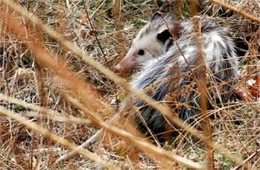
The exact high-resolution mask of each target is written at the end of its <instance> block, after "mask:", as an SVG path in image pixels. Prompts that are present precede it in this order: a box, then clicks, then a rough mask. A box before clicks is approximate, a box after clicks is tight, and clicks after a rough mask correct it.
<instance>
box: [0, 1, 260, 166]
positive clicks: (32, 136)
mask: <svg viewBox="0 0 260 170" xmlns="http://www.w3.org/2000/svg"><path fill="white" fill-rule="evenodd" d="M12 2H13V1H8V0H1V1H0V19H1V20H0V26H1V27H0V35H1V36H0V39H1V43H0V66H1V67H0V74H1V76H0V114H1V116H0V123H1V124H0V126H1V127H0V134H1V138H0V144H1V149H0V153H1V154H0V155H1V157H0V169H102V168H103V167H106V168H108V169H117V168H121V169H185V167H190V168H197V169H204V168H207V169H209V168H210V169H214V167H215V168H216V169H230V168H234V169H239V168H241V167H244V168H248V169H259V168H260V166H259V165H260V153H259V152H260V150H259V146H260V103H259V98H257V97H258V96H259V88H260V79H259V74H260V73H259V71H260V69H259V64H260V63H259V44H260V39H259V38H260V29H259V24H260V22H259V17H260V13H259V8H260V4H259V2H258V1H257V0H250V1H248V0H241V1H229V0H222V1H217V0H209V1H203V2H200V1H196V0H195V1H178V2H177V3H176V1H174V0H169V1H158V2H157V1H152V0H148V1H120V0H115V1H112V2H110V1H105V0H104V1H103V0H97V1H85V2H83V1H73V0H66V1H16V4H17V5H18V4H19V5H18V6H17V5H14V4H13V3H12ZM220 5H221V6H220ZM230 6H232V8H230ZM21 7H23V9H21ZM176 9H177V10H176ZM27 10H28V11H29V12H30V13H28V12H27ZM157 10H161V11H162V12H163V13H165V14H166V13H172V14H174V15H176V16H177V17H176V18H182V19H190V18H191V16H193V15H194V14H198V13H200V15H210V16H213V19H214V20H215V21H216V22H217V23H218V24H220V25H223V26H226V27H229V28H230V33H231V35H232V37H233V38H234V40H236V42H237V47H238V52H239V58H240V63H241V64H240V66H241V68H240V70H241V73H242V75H241V80H239V82H240V83H239V86H238V87H237V89H238V91H239V93H240V94H241V96H243V97H242V98H243V99H242V100H238V101H230V102H229V103H223V105H222V107H220V106H214V109H211V110H204V111H202V112H203V114H202V115H201V119H202V118H203V117H207V115H208V116H209V115H215V117H216V118H215V119H202V120H198V122H201V121H202V127H203V124H205V126H207V127H208V128H209V129H208V131H205V132H202V131H199V130H197V129H195V128H192V129H191V128H188V125H183V124H182V122H181V121H180V120H178V119H176V118H169V119H170V120H171V122H174V123H175V124H177V125H179V126H180V127H183V128H186V130H185V131H183V133H182V134H181V135H179V136H178V137H176V138H174V139H172V140H169V141H167V142H166V143H164V144H163V145H162V146H158V145H160V144H159V143H158V142H157V146H156V145H155V144H152V143H151V142H152V141H150V140H148V139H145V138H144V137H143V136H142V135H141V134H140V133H139V132H138V130H137V129H136V125H135V123H134V121H133V120H132V118H131V115H129V114H128V113H127V112H124V113H120V112H118V108H119V103H120V102H121V101H122V100H123V99H124V98H125V97H126V93H134V94H135V95H136V96H138V97H139V98H141V99H143V100H144V101H146V102H147V103H148V104H150V105H151V106H153V107H154V108H156V109H158V110H160V111H161V113H163V114H164V115H166V116H167V117H170V116H169V115H171V111H170V108H168V107H166V106H165V105H158V104H156V103H155V102H154V101H153V100H151V99H150V98H147V97H145V95H144V93H137V92H135V91H134V90H133V89H132V88H131V87H130V86H129V84H128V83H127V81H126V80H125V79H123V78H121V77H119V76H118V75H116V74H115V73H113V72H112V71H110V70H113V65H114V64H115V63H117V62H118V61H119V60H120V58H121V57H123V56H124V54H125V52H126V50H127V48H128V47H129V46H130V43H131V40H132V39H133V37H134V36H135V33H136V32H137V31H138V30H139V29H140V28H141V27H142V26H143V25H144V23H145V21H146V20H149V19H150V17H151V16H152V13H153V12H155V11H157ZM54 30H55V31H54ZM198 48H199V46H198ZM109 69H110V70H109ZM257 80H259V81H257ZM202 81H203V80H202ZM200 93H201V94H202V95H203V90H202V91H200ZM205 100H209V99H205ZM205 102H206V101H205ZM129 103H130V102H129ZM202 103H203V101H202ZM129 105H131V104H129ZM129 109H131V107H129ZM205 120H206V123H205V122H204V123H203V121H205ZM198 122H197V123H198ZM194 126H195V125H194ZM205 126H204V127H205ZM209 126H210V127H209ZM211 131H212V132H211ZM187 132H189V133H187ZM190 134H192V135H193V136H194V137H191V135H190ZM205 134H206V136H205ZM209 136H210V137H209ZM210 138H211V139H210ZM82 144H84V148H83V147H82V148H81V149H77V150H76V147H77V146H78V145H82ZM72 150H74V152H75V153H78V154H76V155H75V153H74V154H70V152H71V151H72ZM206 157H210V158H208V159H206Z"/></svg>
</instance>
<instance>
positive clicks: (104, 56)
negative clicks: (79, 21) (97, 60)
mask: <svg viewBox="0 0 260 170" xmlns="http://www.w3.org/2000/svg"><path fill="white" fill-rule="evenodd" d="M83 5H84V10H85V13H86V15H87V19H88V22H89V25H90V28H91V31H92V32H93V33H94V36H95V39H96V41H97V44H98V47H99V49H100V51H101V53H102V56H103V58H104V60H105V63H106V65H107V66H108V61H107V58H106V54H105V53H104V50H103V48H102V46H101V44H100V42H99V39H98V37H97V32H96V30H95V28H94V27H93V24H92V22H91V19H90V18H89V15H88V9H87V6H86V3H85V1H84V0H83Z"/></svg>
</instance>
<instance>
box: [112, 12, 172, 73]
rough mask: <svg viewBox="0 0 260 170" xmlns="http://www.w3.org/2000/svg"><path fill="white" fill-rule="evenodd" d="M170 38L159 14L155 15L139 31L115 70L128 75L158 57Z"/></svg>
mask: <svg viewBox="0 0 260 170" xmlns="http://www.w3.org/2000/svg"><path fill="white" fill-rule="evenodd" d="M170 37H171V34H170V32H169V30H168V29H167V26H166V25H165V23H164V21H163V20H162V18H161V16H160V14H159V13H155V14H154V15H153V17H152V20H151V21H150V22H149V23H148V24H146V25H145V26H144V27H143V28H142V29H141V30H140V31H139V33H138V34H137V36H136V38H135V39H134V41H133V43H132V46H131V48H130V49H129V51H128V53H127V54H126V56H125V57H124V58H123V59H122V60H121V61H120V62H119V63H118V64H117V65H116V66H115V70H116V71H119V72H121V73H129V72H131V71H132V70H133V68H134V67H136V66H137V67H138V66H140V65H142V64H143V63H144V62H145V61H148V60H150V59H153V58H156V57H159V56H160V55H161V54H162V53H163V51H164V46H165V43H166V41H167V40H168V39H169V38H170Z"/></svg>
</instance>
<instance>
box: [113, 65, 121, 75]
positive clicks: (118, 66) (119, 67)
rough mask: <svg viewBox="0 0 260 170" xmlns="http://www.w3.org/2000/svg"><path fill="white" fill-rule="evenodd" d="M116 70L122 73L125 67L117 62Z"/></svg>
mask: <svg viewBox="0 0 260 170" xmlns="http://www.w3.org/2000/svg"><path fill="white" fill-rule="evenodd" d="M114 70H115V72H117V73H118V72H119V73H121V72H122V71H123V67H122V66H121V65H120V64H117V65H116V66H114Z"/></svg>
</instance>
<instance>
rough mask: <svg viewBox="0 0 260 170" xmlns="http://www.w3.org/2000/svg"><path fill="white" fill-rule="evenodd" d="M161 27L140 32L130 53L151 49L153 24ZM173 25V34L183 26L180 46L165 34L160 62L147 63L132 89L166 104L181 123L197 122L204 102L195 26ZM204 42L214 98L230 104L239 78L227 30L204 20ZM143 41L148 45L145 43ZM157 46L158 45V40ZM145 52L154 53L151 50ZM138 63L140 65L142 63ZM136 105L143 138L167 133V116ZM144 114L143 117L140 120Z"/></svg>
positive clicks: (150, 60) (180, 31)
mask: <svg viewBox="0 0 260 170" xmlns="http://www.w3.org/2000/svg"><path fill="white" fill-rule="evenodd" d="M156 22H158V23H162V22H163V21H162V19H161V18H160V17H157V18H156V19H154V20H152V22H151V23H149V24H147V25H146V26H145V27H144V28H143V29H142V30H141V31H140V32H139V34H138V36H137V38H136V39H135V41H134V42H133V44H132V48H131V49H130V51H132V53H134V52H133V51H138V48H136V47H137V46H136V44H138V41H140V42H142V43H144V44H142V46H141V45H139V46H138V47H140V49H142V48H143V46H145V43H146V41H147V43H148V44H149V43H150V40H149V38H147V37H145V36H146V33H148V32H149V31H151V29H150V30H147V29H149V28H150V27H152V26H151V25H150V24H154V23H156ZM167 22H168V24H169V25H170V29H174V27H178V31H179V33H178V34H177V35H178V37H177V39H176V42H172V39H171V36H170V35H171V34H170V35H169V34H167V35H164V37H163V39H164V41H163V43H161V46H157V47H158V48H159V49H157V52H158V54H157V55H155V57H154V58H151V57H148V58H146V60H147V61H146V62H144V63H143V64H142V65H143V66H142V67H141V69H140V71H139V72H138V73H136V74H135V75H134V76H133V80H132V82H131V85H132V86H133V87H134V88H135V89H136V90H137V91H138V90H144V91H145V92H146V93H147V94H148V95H149V96H151V97H152V98H153V99H154V100H156V101H158V102H160V103H162V102H167V104H168V105H169V106H171V108H173V109H174V111H175V112H177V114H178V115H179V118H181V119H182V120H184V121H189V119H192V118H193V119H194V116H195V115H196V113H197V112H198V111H199V104H198V103H199V100H200V96H199V94H197V92H196V91H197V87H196V86H197V85H196V82H195V80H194V77H193V76H192V74H191V70H193V72H194V73H195V75H197V74H196V72H197V70H196V69H197V66H198V65H199V64H200V63H197V57H196V56H197V54H198V49H197V47H196V42H195V40H194V35H193V24H192V23H191V22H176V21H171V20H169V18H168V19H167ZM161 27H163V26H162V25H161V26H160V27H159V26H158V27H157V28H155V32H154V33H153V34H155V35H156V34H157V35H156V36H154V37H156V38H158V30H159V29H160V28H161ZM153 28H154V27H153ZM164 29H165V27H164ZM156 30H157V31H156ZM165 30H167V29H165ZM165 30H164V32H165ZM153 31H154V30H153ZM159 33H161V31H159ZM141 35H142V37H141ZM167 36H168V37H167ZM200 38H201V42H202V49H201V50H202V53H203V56H204V58H205V61H206V63H207V66H208V68H209V71H208V72H207V75H208V77H207V78H208V80H209V82H210V83H209V84H208V90H209V94H208V97H209V98H210V99H214V100H218V101H221V102H222V103H225V102H227V101H228V100H230V99H232V98H233V97H234V93H233V92H232V90H233V89H232V86H233V85H234V84H235V82H236V81H235V79H236V78H237V77H238V76H239V72H238V70H237V66H238V62H237V60H236V54H235V52H234V44H233V42H232V40H231V38H230V37H229V36H228V33H227V30H226V29H225V28H223V27H218V26H216V25H215V24H214V23H212V22H211V21H210V19H208V18H202V20H201V34H200ZM143 39H144V40H145V41H142V40H143ZM152 41H155V40H154V39H152ZM157 41H160V40H157ZM176 43H177V44H178V46H179V47H177V45H176ZM145 48H146V49H147V50H149V45H148V46H147V47H145ZM179 48H180V49H179ZM140 49H139V50H140ZM154 51H156V50H154ZM184 57H185V59H186V61H185V59H184ZM142 61H145V59H142ZM137 64H139V65H140V63H138V61H137ZM176 103H177V104H176ZM133 104H134V106H136V107H138V112H139V113H140V114H139V113H135V118H136V122H137V124H138V125H139V127H140V130H141V131H142V132H143V133H145V134H147V135H149V134H148V131H147V127H148V128H150V129H151V130H152V132H153V133H155V134H158V133H162V132H165V130H166V129H165V127H166V124H167V123H166V120H165V118H164V116H162V115H161V114H160V113H159V112H158V111H156V110H155V109H153V108H152V107H150V106H148V105H147V104H145V103H144V102H143V101H141V100H138V99H134V101H133ZM140 115H141V116H142V118H140ZM143 122H145V123H143ZM189 122H190V121H189Z"/></svg>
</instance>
